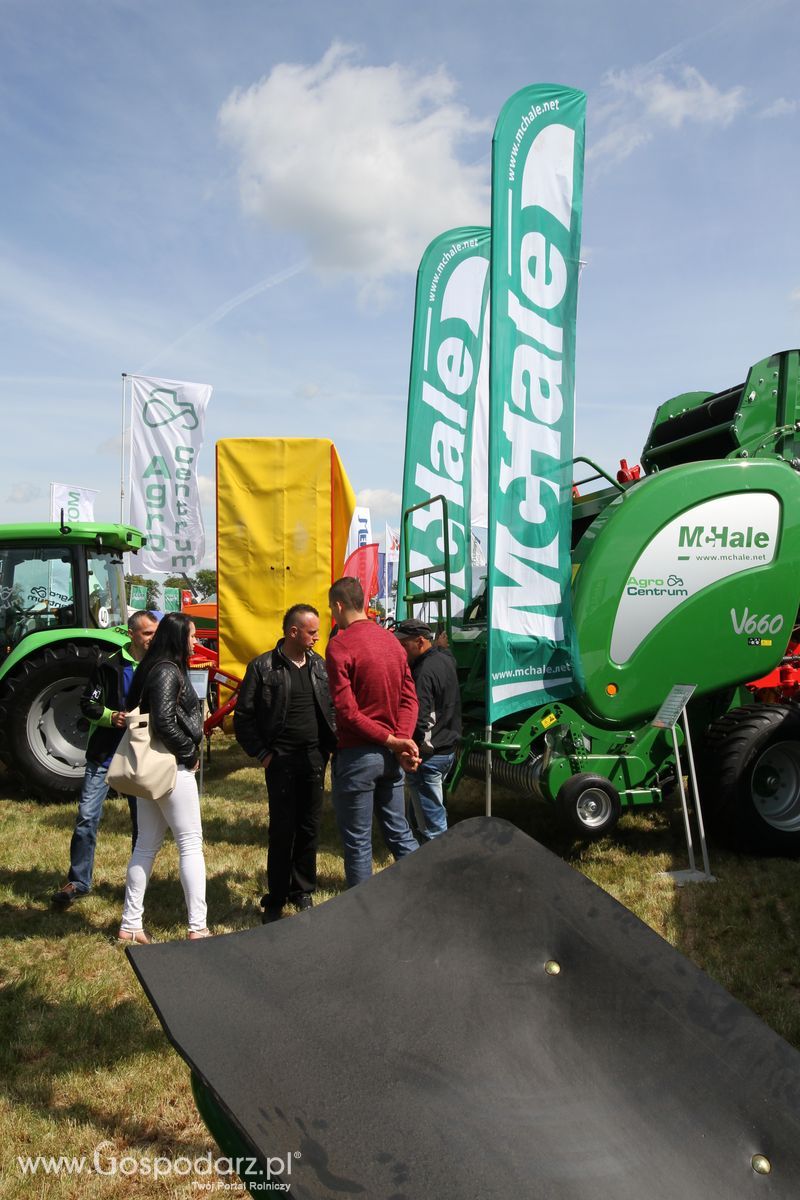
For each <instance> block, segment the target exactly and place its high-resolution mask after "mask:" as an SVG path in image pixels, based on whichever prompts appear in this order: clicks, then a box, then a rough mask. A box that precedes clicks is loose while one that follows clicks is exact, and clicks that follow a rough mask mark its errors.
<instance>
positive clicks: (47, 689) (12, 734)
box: [0, 642, 95, 803]
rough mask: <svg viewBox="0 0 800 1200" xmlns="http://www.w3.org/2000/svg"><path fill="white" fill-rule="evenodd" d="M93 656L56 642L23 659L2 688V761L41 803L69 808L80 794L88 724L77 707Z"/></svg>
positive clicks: (84, 648) (89, 648) (90, 648)
mask: <svg viewBox="0 0 800 1200" xmlns="http://www.w3.org/2000/svg"><path fill="white" fill-rule="evenodd" d="M94 651H95V647H94V645H93V644H87V643H78V642H58V643H56V644H55V645H52V646H48V647H47V648H46V649H45V650H43V651H42V652H40V653H35V654H31V656H30V657H29V658H26V659H23V660H22V662H21V663H20V664H19V665H18V667H17V668H16V670H15V671H14V672H13V673H12V674H11V675H9V676H6V678H5V679H4V680H3V682H2V685H0V758H2V761H3V762H4V763H5V765H6V766H7V767H8V769H9V771H10V773H11V774H12V775H13V776H14V777H15V778H16V779H17V780H18V781H19V782H20V783H21V784H22V787H23V790H24V791H25V792H26V793H27V794H28V795H31V796H33V797H34V798H35V799H37V800H43V801H47V802H50V803H67V802H69V801H73V800H75V798H76V796H77V795H78V793H79V792H80V789H81V785H82V783H83V776H84V762H85V760H84V757H83V751H84V748H85V742H86V734H87V733H88V722H86V721H85V719H84V718H83V717H82V716H81V714H80V710H79V709H78V708H77V704H78V701H79V699H80V696H81V693H82V692H83V690H84V688H85V686H86V683H87V682H88V680H89V678H90V676H91V674H92V670H93V668H94V662H95V654H94ZM65 701H66V703H65ZM73 707H74V710H75V711H74V712H73ZM84 725H85V726H86V729H84V728H83V726H84ZM81 743H83V744H81Z"/></svg>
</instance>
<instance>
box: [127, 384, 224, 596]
mask: <svg viewBox="0 0 800 1200" xmlns="http://www.w3.org/2000/svg"><path fill="white" fill-rule="evenodd" d="M128 378H129V379H130V384H131V418H130V437H131V459H130V461H131V474H130V482H129V489H128V494H129V496H130V523H131V525H134V526H135V527H136V528H137V529H141V530H142V531H143V532H144V533H145V534H146V535H147V545H146V546H145V547H144V549H143V550H141V551H140V556H141V557H140V559H139V560H138V561H139V562H140V563H141V567H140V569H143V570H145V571H167V572H169V573H170V574H175V573H176V572H180V571H189V570H191V569H192V568H193V567H198V566H199V565H200V563H201V562H202V560H203V555H204V554H205V532H204V530H203V516H202V512H201V510H200V495H199V492H198V487H197V460H198V457H199V454H200V449H201V447H202V445H203V426H204V423H205V415H206V408H207V406H208V402H209V400H210V399H211V391H212V389H211V387H209V386H208V384H203V383H181V382H179V381H177V380H174V379H148V378H144V377H143V376H139V375H132V376H129V377H128Z"/></svg>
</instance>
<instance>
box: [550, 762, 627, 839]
mask: <svg viewBox="0 0 800 1200" xmlns="http://www.w3.org/2000/svg"><path fill="white" fill-rule="evenodd" d="M556 804H557V805H558V807H559V809H560V810H561V812H562V814H563V815H564V816H565V817H566V818H567V820H568V821H569V822H570V824H571V825H572V828H573V829H574V830H577V832H578V833H580V834H582V835H583V836H584V837H592V838H600V837H604V836H605V834H607V833H610V832H611V830H612V829H613V828H614V826H615V825H616V824H617V821H618V820H619V818H620V815H621V813H622V805H621V804H620V799H619V792H618V791H617V789H616V788H615V787H614V785H613V783H611V782H610V780H608V779H606V777H605V775H593V774H590V773H589V772H582V773H581V774H579V775H573V776H572V777H571V778H570V779H567V780H566V781H565V782H564V783H562V785H561V787H560V788H559V792H558V796H557V797H556Z"/></svg>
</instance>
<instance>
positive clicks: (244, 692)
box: [233, 604, 336, 923]
mask: <svg viewBox="0 0 800 1200" xmlns="http://www.w3.org/2000/svg"><path fill="white" fill-rule="evenodd" d="M318 636H319V613H318V612H317V610H316V609H315V608H312V606H311V605H310V604H296V605H294V607H292V608H290V609H289V611H288V612H287V613H286V616H285V617H284V618H283V637H282V638H281V639H280V641H279V642H278V644H277V646H276V647H275V649H274V650H269V651H268V652H267V653H266V654H260V655H259V656H258V658H254V659H253V660H252V662H250V663H248V666H247V670H246V672H245V677H244V681H243V683H242V686H241V689H240V692H239V697H238V699H237V701H236V709H235V711H234V716H233V723H234V730H235V732H236V738H237V740H238V742H239V744H240V745H241V746H242V748H243V749H244V750H245V751H246V752H247V753H248V754H249V755H250V756H251V758H256V759H258V761H259V762H260V763H261V764H262V766H263V767H264V770H265V775H266V782H267V796H268V797H269V830H268V849H267V887H268V893H267V895H266V896H264V897H263V898H262V900H261V906H262V908H263V910H264V914H263V917H262V920H263V921H264V922H265V923H266V922H269V921H274V920H277V919H278V918H279V917H280V915H281V912H282V910H283V907H284V905H285V904H286V902H287V901H290V902H291V903H292V904H294V906H295V908H297V909H298V910H301V911H302V910H303V909H306V908H310V907H311V905H312V903H313V901H312V895H313V893H314V891H315V889H316V883H317V843H318V841H319V827H320V819H321V815H322V798H323V781H324V777H325V766H326V764H327V761H328V756H329V755H330V753H331V751H332V750H333V748H334V746H335V745H336V734H335V729H336V723H335V718H334V714H333V705H332V704H331V699H330V695H329V693H328V676H327V673H326V671H325V661H324V659H322V658H321V657H320V656H319V655H318V654H316V653H315V651H314V644H315V643H316V641H317V638H318Z"/></svg>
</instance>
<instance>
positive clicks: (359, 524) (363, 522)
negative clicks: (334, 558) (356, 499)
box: [347, 507, 372, 555]
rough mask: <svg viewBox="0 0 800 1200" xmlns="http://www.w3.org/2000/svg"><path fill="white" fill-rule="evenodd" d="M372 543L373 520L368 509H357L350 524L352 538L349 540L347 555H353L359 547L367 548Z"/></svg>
mask: <svg viewBox="0 0 800 1200" xmlns="http://www.w3.org/2000/svg"><path fill="white" fill-rule="evenodd" d="M371 541H372V519H371V517H370V512H369V509H368V508H363V507H362V508H359V507H357V508H355V509H354V510H353V518H352V520H351V522H350V536H349V537H348V539H347V553H348V555H350V554H352V553H353V551H354V550H357V549H358V548H359V546H366V545H367V544H368V543H369V542H371Z"/></svg>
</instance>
